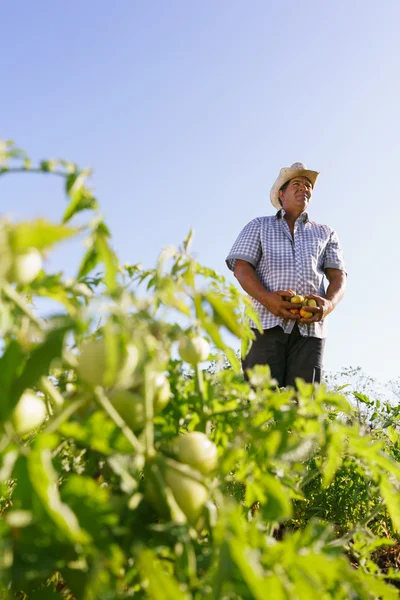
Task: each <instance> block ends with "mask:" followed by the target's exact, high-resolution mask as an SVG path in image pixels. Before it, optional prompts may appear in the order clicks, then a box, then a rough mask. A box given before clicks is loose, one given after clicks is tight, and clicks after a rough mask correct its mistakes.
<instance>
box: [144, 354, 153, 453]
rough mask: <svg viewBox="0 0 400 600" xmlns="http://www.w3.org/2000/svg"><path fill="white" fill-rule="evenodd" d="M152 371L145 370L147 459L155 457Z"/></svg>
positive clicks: (145, 441)
mask: <svg viewBox="0 0 400 600" xmlns="http://www.w3.org/2000/svg"><path fill="white" fill-rule="evenodd" d="M151 373H152V371H151V369H150V368H149V367H148V366H147V367H145V370H144V416H145V426H144V443H145V447H146V458H148V457H149V456H153V455H154V423H153V418H154V379H153V378H152V377H151Z"/></svg>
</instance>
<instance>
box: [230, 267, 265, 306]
mask: <svg viewBox="0 0 400 600" xmlns="http://www.w3.org/2000/svg"><path fill="white" fill-rule="evenodd" d="M235 277H236V279H237V280H238V282H239V283H240V285H241V286H242V288H243V289H244V291H245V292H247V294H249V296H251V297H252V298H254V299H255V300H257V301H258V302H259V303H260V304H262V305H263V306H265V305H266V300H267V297H268V293H269V292H268V290H267V289H266V288H265V287H264V286H263V284H262V283H261V281H260V280H259V278H258V275H257V273H256V272H255V270H254V269H253V268H252V267H251V265H250V264H249V265H248V267H243V266H239V267H236V269H235Z"/></svg>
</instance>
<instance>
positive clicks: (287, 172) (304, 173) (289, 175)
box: [270, 167, 319, 210]
mask: <svg viewBox="0 0 400 600" xmlns="http://www.w3.org/2000/svg"><path fill="white" fill-rule="evenodd" d="M318 175H319V171H310V170H309V169H292V168H290V167H289V168H287V167H284V168H283V169H281V172H280V173H279V177H278V179H277V180H276V181H275V183H274V185H273V186H272V188H271V192H270V199H271V204H272V206H274V207H275V208H276V209H278V210H279V209H280V208H282V207H281V204H280V202H279V190H280V189H281V187H282V186H283V185H285V183H287V182H288V181H290V180H291V179H294V177H307V179H309V180H310V181H311V185H312V186H313V188H314V185H315V182H316V181H317V177H318Z"/></svg>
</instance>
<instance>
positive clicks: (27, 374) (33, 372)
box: [11, 319, 74, 403]
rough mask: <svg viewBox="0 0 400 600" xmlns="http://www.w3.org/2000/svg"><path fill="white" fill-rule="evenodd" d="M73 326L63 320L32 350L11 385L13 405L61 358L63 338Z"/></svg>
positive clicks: (68, 321) (71, 323)
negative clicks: (59, 325)
mask: <svg viewBox="0 0 400 600" xmlns="http://www.w3.org/2000/svg"><path fill="white" fill-rule="evenodd" d="M73 326H74V323H73V321H70V320H68V319H65V320H64V324H63V325H62V326H61V327H59V328H58V329H54V330H52V331H50V332H49V333H48V334H47V336H46V338H45V340H44V341H43V342H42V343H41V344H38V345H37V346H36V347H35V348H34V349H33V351H32V352H31V355H30V357H29V359H28V361H27V362H26V365H25V367H24V369H23V371H22V372H21V374H20V376H19V377H18V378H17V379H16V380H15V381H14V383H13V385H12V388H11V394H12V396H13V397H14V398H13V401H15V403H16V401H17V400H18V398H20V396H21V395H22V393H23V392H24V390H25V389H27V388H30V387H33V386H35V385H36V384H37V382H38V381H39V378H40V377H41V376H42V375H47V374H48V372H49V368H50V365H51V363H52V362H53V360H54V359H56V358H59V357H60V356H61V354H62V349H63V343H64V337H65V335H66V334H67V332H68V331H70V330H71V329H72V328H73Z"/></svg>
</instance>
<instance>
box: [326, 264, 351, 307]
mask: <svg viewBox="0 0 400 600" xmlns="http://www.w3.org/2000/svg"><path fill="white" fill-rule="evenodd" d="M345 289H346V274H345V273H344V271H339V272H338V273H337V274H335V276H334V277H331V278H330V279H329V285H328V289H327V290H326V296H325V297H326V299H327V300H329V301H330V303H331V304H332V310H333V309H334V308H335V306H337V305H338V304H339V302H340V301H341V299H342V298H343V296H344V292H345Z"/></svg>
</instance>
